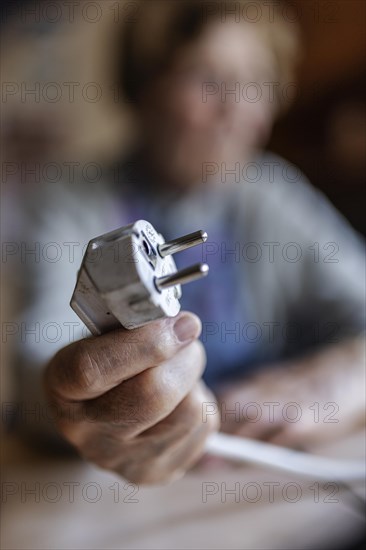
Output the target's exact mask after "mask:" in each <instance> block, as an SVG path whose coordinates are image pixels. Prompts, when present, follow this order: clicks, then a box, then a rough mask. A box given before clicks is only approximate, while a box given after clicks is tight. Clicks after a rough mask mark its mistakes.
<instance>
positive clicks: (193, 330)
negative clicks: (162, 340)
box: [174, 315, 200, 342]
mask: <svg viewBox="0 0 366 550" xmlns="http://www.w3.org/2000/svg"><path fill="white" fill-rule="evenodd" d="M174 332H175V334H176V336H177V338H178V340H179V341H180V342H187V341H189V340H193V339H194V338H197V336H198V335H199V333H200V325H199V322H198V320H197V318H196V317H193V315H183V316H182V317H180V318H179V319H178V321H177V322H176V323H175V325H174Z"/></svg>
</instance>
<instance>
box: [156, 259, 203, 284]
mask: <svg viewBox="0 0 366 550" xmlns="http://www.w3.org/2000/svg"><path fill="white" fill-rule="evenodd" d="M208 271H209V267H208V265H207V264H196V265H192V266H191V267H186V268H185V269H181V270H180V271H176V272H175V273H171V274H170V275H165V276H164V277H157V278H156V279H155V284H156V287H157V289H158V290H164V289H165V288H169V287H171V286H175V285H184V284H185V283H190V282H191V281H195V280H196V279H201V277H205V276H206V275H207V274H208Z"/></svg>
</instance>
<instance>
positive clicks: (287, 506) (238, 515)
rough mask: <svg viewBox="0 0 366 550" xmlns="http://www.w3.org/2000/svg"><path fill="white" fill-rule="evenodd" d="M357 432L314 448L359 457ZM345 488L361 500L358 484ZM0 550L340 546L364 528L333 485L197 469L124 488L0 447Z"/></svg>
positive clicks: (14, 445)
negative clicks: (161, 482)
mask: <svg viewBox="0 0 366 550" xmlns="http://www.w3.org/2000/svg"><path fill="white" fill-rule="evenodd" d="M364 446H365V435H364V433H358V434H356V435H353V436H352V437H349V438H348V439H347V440H344V441H342V443H337V444H333V445H329V444H328V445H327V446H326V448H325V449H318V450H317V451H318V452H319V453H322V454H326V455H328V456H338V457H349V458H350V457H353V458H360V457H362V456H364ZM354 490H355V491H356V492H357V493H358V494H359V495H361V496H363V498H364V497H365V486H364V484H362V483H361V484H356V485H355V486H354ZM2 502H3V504H2V530H1V548H3V549H7V550H10V549H17V550H20V549H22V550H23V549H27V550H28V549H57V550H63V549H101V548H103V549H112V548H113V549H115V548H121V549H122V548H126V549H127V548H128V549H165V548H166V549H168V548H169V549H181V548H187V549H188V548H192V549H193V548H195V549H196V548H199V549H201V548H209V549H211V548H212V549H216V548H230V549H232V548H233V549H234V548H241V549H248V550H249V549H250V550H254V549H261V550H267V549H290V548H291V549H301V550H302V549H305V548H317V549H319V548H344V547H346V546H347V541H348V540H350V539H351V538H354V537H357V536H358V535H360V533H361V532H362V529H363V528H364V516H363V515H362V511H361V507H360V504H359V503H358V502H357V498H355V496H354V495H352V494H351V493H349V492H347V491H346V490H344V489H343V488H341V487H339V486H338V485H334V484H333V485H332V484H330V485H326V484H325V483H323V482H320V483H318V482H316V481H314V480H312V479H306V480H304V479H302V480H301V479H299V478H296V476H294V475H291V474H289V475H288V476H287V475H285V474H283V473H278V472H275V471H270V470H268V469H263V468H259V467H254V466H240V467H238V466H233V465H231V464H227V463H223V464H219V465H217V464H216V465H214V464H209V465H208V466H206V467H205V468H202V467H201V468H197V469H195V470H193V471H191V472H190V473H188V474H187V475H186V476H185V477H184V478H183V479H181V480H179V481H177V482H175V483H173V484H171V485H168V486H161V487H140V488H138V487H134V486H133V485H131V484H128V483H127V482H126V481H124V480H123V479H121V478H118V477H117V476H115V475H113V474H111V473H109V472H105V471H102V470H100V469H97V468H95V467H93V466H91V465H89V464H86V463H84V462H82V461H80V460H78V459H62V460H61V459H50V458H46V457H45V456H39V455H35V454H33V453H29V451H27V450H26V449H24V448H23V447H22V445H21V444H20V443H19V442H17V441H15V442H14V441H12V442H10V443H8V444H6V445H5V452H4V457H3V466H2Z"/></svg>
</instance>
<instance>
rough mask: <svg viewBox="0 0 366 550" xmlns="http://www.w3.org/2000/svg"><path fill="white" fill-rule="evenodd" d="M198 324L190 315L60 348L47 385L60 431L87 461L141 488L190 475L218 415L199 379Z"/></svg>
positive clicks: (202, 360) (49, 369)
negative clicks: (207, 410)
mask: <svg viewBox="0 0 366 550" xmlns="http://www.w3.org/2000/svg"><path fill="white" fill-rule="evenodd" d="M200 331H201V324H200V321H199V319H198V318H197V317H196V316H195V315H193V314H191V313H188V312H183V313H181V314H179V316H178V317H176V318H174V319H163V320H159V321H154V322H152V323H150V324H149V325H147V326H145V327H142V328H139V329H135V330H133V331H126V330H124V329H120V330H116V331H114V332H112V333H109V334H105V335H102V336H98V337H92V338H88V339H85V340H81V341H79V342H76V343H73V344H71V345H69V346H67V347H66V348H64V349H62V350H61V351H59V352H58V353H57V354H56V356H55V357H54V358H53V360H52V361H51V363H50V364H49V365H48V367H47V369H46V373H45V385H46V392H47V394H48V397H49V399H50V401H51V403H52V404H53V405H55V406H56V407H57V410H58V411H59V410H61V414H60V415H59V414H58V415H57V417H58V422H57V423H58V428H59V430H60V431H61V433H62V434H63V435H64V437H65V438H66V439H67V440H68V441H70V442H71V443H72V444H73V445H74V446H75V447H76V448H77V449H78V451H79V452H80V454H81V455H82V456H84V457H85V458H86V459H87V460H90V461H92V462H94V463H95V464H97V465H98V466H100V467H102V468H106V469H110V470H113V471H115V472H117V473H119V474H120V475H122V476H123V477H125V478H126V479H128V480H130V481H132V482H135V483H161V482H167V481H171V480H172V479H176V478H178V477H180V476H182V475H183V474H184V472H185V471H186V470H187V469H188V468H190V467H191V466H192V465H193V464H194V463H195V462H196V461H197V460H198V459H199V458H200V456H201V455H202V454H203V450H204V444H205V440H206V438H207V436H208V435H209V434H210V433H211V432H212V431H214V430H216V429H217V427H218V421H219V419H218V417H217V416H213V417H211V418H210V419H208V421H206V422H203V419H202V403H203V402H206V401H213V400H214V398H213V396H212V395H211V394H210V392H209V391H208V390H207V388H206V387H205V385H204V384H203V382H202V381H201V380H200V378H201V375H202V372H203V370H204V366H205V361H206V359H205V352H204V349H203V346H202V344H201V342H199V341H198V340H197V338H198V336H199V334H200Z"/></svg>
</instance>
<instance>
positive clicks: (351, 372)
mask: <svg viewBox="0 0 366 550" xmlns="http://www.w3.org/2000/svg"><path fill="white" fill-rule="evenodd" d="M364 350H365V342H364V339H363V338H362V337H361V338H354V339H349V340H345V341H344V342H341V343H339V344H336V345H333V346H327V347H326V348H324V349H322V350H320V351H318V352H316V353H312V354H309V355H307V356H305V357H302V358H300V359H296V360H293V361H288V362H286V363H282V364H279V365H271V367H270V368H266V369H262V370H259V372H258V373H256V374H254V375H253V376H252V377H250V378H248V379H246V380H242V381H240V382H238V383H236V384H235V386H232V387H227V388H226V390H225V391H222V392H221V394H220V395H219V398H220V404H219V405H216V404H213V405H212V406H210V407H209V406H208V405H207V406H206V409H207V411H208V414H205V415H204V418H206V417H207V418H209V415H210V414H213V413H215V411H216V412H217V415H218V416H219V417H220V419H221V421H222V424H221V428H222V430H223V431H226V432H228V433H233V434H236V435H241V436H243V437H250V438H254V439H260V440H264V441H269V442H271V443H275V444H278V445H284V446H289V447H294V448H297V449H306V448H307V447H311V446H312V445H313V444H318V443H322V442H323V441H324V440H335V439H337V438H339V437H342V436H345V435H347V434H348V433H352V431H354V430H355V429H358V428H361V427H363V426H364V423H365V390H364V387H365V382H364V380H365V365H364V354H365V351H364ZM216 407H217V409H216Z"/></svg>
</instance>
